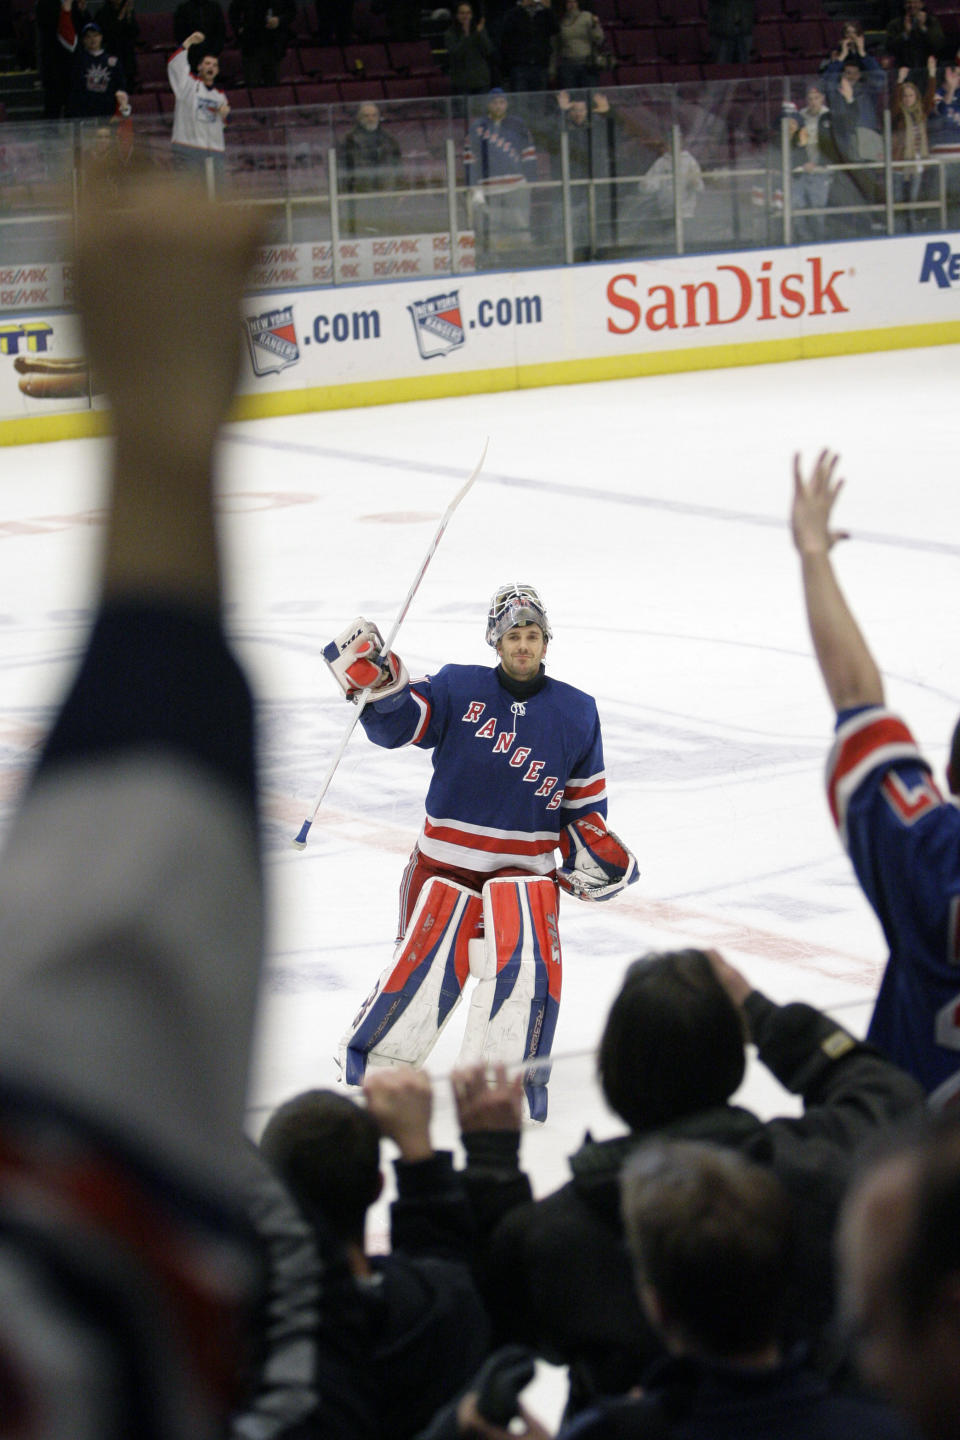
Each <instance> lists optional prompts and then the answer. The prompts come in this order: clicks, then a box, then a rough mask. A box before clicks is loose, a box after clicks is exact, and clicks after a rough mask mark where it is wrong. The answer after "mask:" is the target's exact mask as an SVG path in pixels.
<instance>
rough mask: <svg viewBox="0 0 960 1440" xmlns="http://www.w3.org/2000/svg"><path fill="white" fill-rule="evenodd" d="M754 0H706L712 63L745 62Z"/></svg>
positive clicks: (747, 55) (751, 25)
mask: <svg viewBox="0 0 960 1440" xmlns="http://www.w3.org/2000/svg"><path fill="white" fill-rule="evenodd" d="M753 11H754V0H707V30H708V32H709V34H710V51H711V55H712V58H713V62H714V64H715V65H746V64H747V63H748V62H749V60H750V51H751V49H752V47H753Z"/></svg>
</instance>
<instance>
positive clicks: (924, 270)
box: [920, 240, 960, 290]
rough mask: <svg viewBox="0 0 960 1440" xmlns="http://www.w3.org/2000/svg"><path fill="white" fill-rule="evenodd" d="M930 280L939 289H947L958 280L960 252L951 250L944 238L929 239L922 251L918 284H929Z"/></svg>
mask: <svg viewBox="0 0 960 1440" xmlns="http://www.w3.org/2000/svg"><path fill="white" fill-rule="evenodd" d="M931 280H932V281H933V283H934V284H935V285H936V286H937V287H938V288H939V289H940V290H949V289H950V286H951V285H952V284H953V282H954V281H955V280H960V253H958V252H955V251H953V250H951V249H950V246H949V245H948V244H947V243H946V241H945V240H931V241H930V243H929V245H928V246H927V248H926V250H924V252H923V264H922V265H921V266H920V284H921V285H929V283H930V281H931Z"/></svg>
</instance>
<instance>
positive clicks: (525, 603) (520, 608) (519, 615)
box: [484, 581, 553, 647]
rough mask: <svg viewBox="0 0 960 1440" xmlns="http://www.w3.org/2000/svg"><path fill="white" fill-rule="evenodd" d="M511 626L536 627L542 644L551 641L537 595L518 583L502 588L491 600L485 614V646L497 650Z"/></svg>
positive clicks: (551, 635) (542, 608)
mask: <svg viewBox="0 0 960 1440" xmlns="http://www.w3.org/2000/svg"><path fill="white" fill-rule="evenodd" d="M514 625H539V626H540V629H541V630H542V631H543V638H544V641H547V640H550V639H552V638H553V631H552V630H551V629H550V621H549V620H548V619H547V612H546V609H545V608H544V604H543V601H542V600H541V599H540V595H539V592H538V591H537V590H535V589H534V587H533V586H532V585H523V584H521V583H520V582H519V581H517V582H515V583H512V584H508V585H501V586H499V588H498V589H497V591H496V593H495V595H494V597H493V599H492V600H491V601H490V609H489V610H488V611H487V630H486V635H485V636H484V638H485V640H486V642H487V644H488V645H493V646H494V647H496V646H497V645H499V643H500V641H501V640H502V639H503V637H504V635H506V633H507V631H508V630H512V629H513V627H514Z"/></svg>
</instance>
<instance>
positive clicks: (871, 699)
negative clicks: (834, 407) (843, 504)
mask: <svg viewBox="0 0 960 1440" xmlns="http://www.w3.org/2000/svg"><path fill="white" fill-rule="evenodd" d="M839 458H840V457H839V456H838V455H833V454H831V452H830V451H829V450H823V451H821V453H820V455H819V456H818V457H817V460H816V463H815V464H814V467H813V469H812V471H811V472H810V477H809V479H807V480H805V479H804V477H803V474H802V473H801V468H800V457H799V455H797V456H795V457H794V469H793V508H792V512H791V516H790V525H791V530H792V533H793V543H794V545H795V546H796V548H797V553H798V554H799V556H800V569H801V575H802V577H803V594H804V600H805V602H806V607H807V621H808V624H809V626H810V637H811V639H812V640H813V648H814V650H815V652H816V656H817V662H818V664H819V666H820V673H821V675H822V676H823V683H824V685H825V686H826V687H827V694H828V695H829V696H830V701H831V703H832V705H833V707H834V709H835V710H837V711H840V710H847V709H852V708H854V707H856V706H859V705H882V704H883V700H884V693H883V680H882V679H881V677H880V671H879V669H878V668H877V664H876V661H875V660H874V658H873V656H872V654H871V653H870V650H869V649H868V647H867V643H866V641H865V640H864V638H863V635H862V634H861V631H860V627H859V626H858V625H857V622H856V620H855V619H854V618H853V614H852V612H851V610H850V607H849V606H848V605H847V602H846V599H845V598H844V595H843V591H842V590H841V589H840V586H839V584H838V582H837V577H836V575H835V574H834V570H833V563H832V561H831V559H830V551H831V550H832V549H833V547H834V545H835V544H836V542H837V541H838V540H845V539H847V535H846V532H845V531H842V530H834V529H833V528H832V527H831V523H830V522H831V518H832V514H833V507H834V505H835V504H836V502H837V498H838V496H839V494H840V491H841V489H842V488H843V481H842V480H838V479H836V478H835V476H836V470H837V465H838V463H839Z"/></svg>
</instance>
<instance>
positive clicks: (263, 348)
mask: <svg viewBox="0 0 960 1440" xmlns="http://www.w3.org/2000/svg"><path fill="white" fill-rule="evenodd" d="M244 328H245V330H246V336H247V345H248V346H249V349H250V364H251V365H252V366H253V373H254V375H274V374H276V373H277V372H278V371H280V370H286V369H287V367H288V366H289V365H296V363H297V361H298V360H299V359H300V346H299V345H298V344H297V330H296V326H295V325H294V323H293V306H292V305H285V306H284V307H283V308H282V309H279V310H267V311H266V312H265V313H264V314H263V315H248V316H247V317H246V320H245V322H244Z"/></svg>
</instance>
